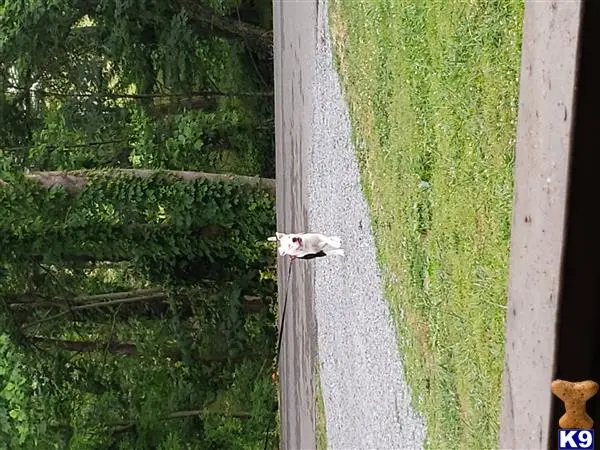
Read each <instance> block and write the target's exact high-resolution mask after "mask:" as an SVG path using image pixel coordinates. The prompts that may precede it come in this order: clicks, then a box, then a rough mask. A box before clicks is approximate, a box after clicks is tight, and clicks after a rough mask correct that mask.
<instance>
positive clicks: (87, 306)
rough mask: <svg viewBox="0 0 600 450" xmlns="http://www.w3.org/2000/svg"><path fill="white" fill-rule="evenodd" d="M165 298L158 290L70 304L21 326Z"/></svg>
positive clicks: (28, 326)
mask: <svg viewBox="0 0 600 450" xmlns="http://www.w3.org/2000/svg"><path fill="white" fill-rule="evenodd" d="M166 298H167V296H166V294H164V293H162V292H159V293H156V294H150V295H142V296H138V297H128V298H119V299H116V300H106V301H100V302H96V303H89V304H84V305H77V306H71V307H69V308H67V309H66V310H65V311H61V312H59V313H57V314H54V315H53V316H50V317H44V318H43V319H40V320H36V321H34V322H29V323H26V324H24V325H23V327H22V328H23V329H26V328H30V327H33V326H35V325H39V324H41V323H45V322H50V321H52V320H56V319H59V318H61V317H63V316H66V315H67V314H70V313H72V312H74V311H81V310H84V309H93V308H101V307H105V306H115V305H123V304H125V303H135V302H150V301H164V300H166Z"/></svg>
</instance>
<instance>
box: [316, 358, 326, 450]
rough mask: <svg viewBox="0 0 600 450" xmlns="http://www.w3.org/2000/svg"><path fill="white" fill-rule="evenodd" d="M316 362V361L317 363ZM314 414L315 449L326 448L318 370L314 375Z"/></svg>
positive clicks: (324, 449)
mask: <svg viewBox="0 0 600 450" xmlns="http://www.w3.org/2000/svg"><path fill="white" fill-rule="evenodd" d="M317 364H318V363H317ZM315 392H316V395H315V416H316V430H315V434H316V439H317V450H327V424H326V422H325V403H324V402H323V390H322V388H321V379H320V377H319V371H318V369H317V370H316V375H315Z"/></svg>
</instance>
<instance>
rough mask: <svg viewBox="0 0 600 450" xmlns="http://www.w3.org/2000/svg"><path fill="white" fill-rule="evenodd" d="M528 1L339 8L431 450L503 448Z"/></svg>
mask: <svg viewBox="0 0 600 450" xmlns="http://www.w3.org/2000/svg"><path fill="white" fill-rule="evenodd" d="M522 12H523V2H522V0H454V1H452V0H451V1H442V0H427V1H414V0H388V1H385V0H369V1H364V0H330V21H331V22H330V23H331V32H332V37H333V40H334V46H335V56H336V63H337V66H338V70H339V71H340V74H341V77H342V80H343V88H344V91H345V96H346V99H347V101H348V104H349V107H350V111H351V118H352V121H353V125H354V134H355V136H354V139H355V143H356V146H357V152H358V156H359V160H360V163H361V170H362V182H363V188H364V191H365V194H366V195H367V197H368V200H369V202H370V206H371V213H372V214H371V217H372V221H373V227H374V232H375V238H376V243H377V251H378V256H379V260H380V263H381V266H382V272H383V275H384V281H385V285H386V293H387V297H388V299H389V301H390V303H391V306H392V310H393V313H394V316H395V320H396V322H397V325H398V326H397V328H398V332H399V337H400V342H401V350H402V352H403V354H404V358H405V363H406V371H407V377H408V380H409V383H410V385H411V387H412V389H413V401H414V403H415V406H416V407H417V409H418V410H419V411H421V412H422V413H423V414H424V416H425V417H426V420H427V426H428V447H429V448H433V449H451V448H469V449H484V448H485V449H490V448H497V446H498V428H499V412H500V399H501V374H502V366H503V358H504V316H505V304H506V289H507V275H508V255H509V235H510V220H511V206H512V194H513V181H512V175H513V157H514V146H515V131H516V116H517V105H518V76H519V69H520V43H521V22H522Z"/></svg>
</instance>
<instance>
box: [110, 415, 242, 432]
mask: <svg viewBox="0 0 600 450" xmlns="http://www.w3.org/2000/svg"><path fill="white" fill-rule="evenodd" d="M197 416H222V417H232V418H234V419H240V420H250V419H251V418H252V414H251V413H249V412H246V411H236V412H221V411H205V410H202V409H195V410H190V411H177V412H174V413H171V414H169V415H166V416H163V417H161V420H173V419H181V418H183V417H197ZM109 425H110V426H112V427H113V433H122V432H123V431H127V430H129V429H131V428H133V427H134V426H135V425H136V422H135V421H133V420H131V421H128V422H113V423H110V424H109Z"/></svg>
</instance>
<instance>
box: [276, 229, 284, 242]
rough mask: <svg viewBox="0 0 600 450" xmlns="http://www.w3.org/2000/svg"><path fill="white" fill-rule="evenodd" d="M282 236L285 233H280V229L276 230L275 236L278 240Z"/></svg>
mask: <svg viewBox="0 0 600 450" xmlns="http://www.w3.org/2000/svg"><path fill="white" fill-rule="evenodd" d="M282 236H283V233H280V232H279V231H276V232H275V237H277V240H279V239H281V237H282Z"/></svg>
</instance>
